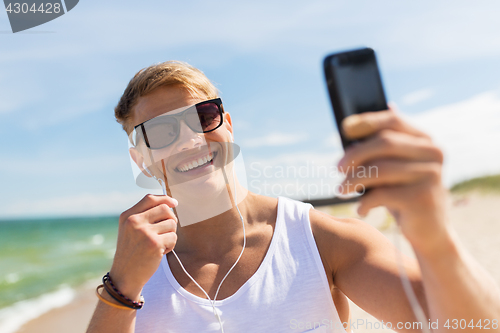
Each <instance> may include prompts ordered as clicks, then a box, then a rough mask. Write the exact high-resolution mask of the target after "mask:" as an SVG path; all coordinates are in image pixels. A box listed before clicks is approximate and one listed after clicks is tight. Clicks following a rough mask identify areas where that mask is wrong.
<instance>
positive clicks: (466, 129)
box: [408, 91, 500, 186]
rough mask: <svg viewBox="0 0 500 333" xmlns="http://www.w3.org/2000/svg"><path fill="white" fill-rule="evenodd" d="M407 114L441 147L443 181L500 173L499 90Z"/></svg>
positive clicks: (452, 181) (449, 182)
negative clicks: (442, 154)
mask: <svg viewBox="0 0 500 333" xmlns="http://www.w3.org/2000/svg"><path fill="white" fill-rule="evenodd" d="M408 118H409V120H410V121H411V123H412V124H414V125H416V126H417V127H419V128H420V129H422V130H423V131H425V132H427V133H429V134H430V135H431V136H432V138H433V140H434V141H435V142H436V144H438V145H439V146H440V147H441V148H442V149H443V151H444V153H445V166H444V181H445V184H446V185H448V186H449V185H452V184H453V183H455V182H457V181H460V180H463V179H467V178H471V177H476V176H480V175H485V174H494V173H496V174H498V173H500V154H499V151H500V147H499V145H500V92H499V91H490V92H485V93H482V94H479V95H476V96H474V97H472V98H470V99H467V100H465V101H461V102H458V103H454V104H450V105H445V106H442V107H438V108H434V109H431V110H428V111H426V112H423V113H420V114H417V115H414V116H411V117H408Z"/></svg>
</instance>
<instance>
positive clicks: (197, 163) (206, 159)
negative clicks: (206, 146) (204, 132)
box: [177, 154, 213, 172]
mask: <svg viewBox="0 0 500 333" xmlns="http://www.w3.org/2000/svg"><path fill="white" fill-rule="evenodd" d="M212 159H213V156H212V154H208V155H207V156H204V157H202V158H199V159H198V160H194V161H192V162H190V163H188V164H185V165H183V166H181V167H178V168H177V169H178V170H179V171H182V172H186V171H189V170H191V169H194V168H196V167H198V166H200V165H203V164H205V163H207V162H210V161H212Z"/></svg>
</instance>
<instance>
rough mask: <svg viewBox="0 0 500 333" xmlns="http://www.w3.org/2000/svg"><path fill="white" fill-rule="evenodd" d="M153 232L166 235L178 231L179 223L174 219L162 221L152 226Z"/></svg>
mask: <svg viewBox="0 0 500 333" xmlns="http://www.w3.org/2000/svg"><path fill="white" fill-rule="evenodd" d="M151 228H152V230H153V231H154V232H156V233H157V234H158V235H162V234H166V233H169V232H176V231H177V221H176V220H174V219H168V220H165V221H160V222H157V223H155V224H153V225H152V226H151Z"/></svg>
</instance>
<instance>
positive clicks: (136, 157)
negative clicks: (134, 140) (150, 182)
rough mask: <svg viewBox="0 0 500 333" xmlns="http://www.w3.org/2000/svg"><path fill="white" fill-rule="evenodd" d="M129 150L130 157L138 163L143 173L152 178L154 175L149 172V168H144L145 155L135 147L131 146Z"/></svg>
mask: <svg viewBox="0 0 500 333" xmlns="http://www.w3.org/2000/svg"><path fill="white" fill-rule="evenodd" d="M128 152H129V153H130V157H132V159H133V160H134V162H135V164H137V166H138V167H139V169H140V170H141V171H142V173H143V174H144V175H145V176H146V177H149V178H151V177H152V175H151V174H150V173H149V172H148V170H146V169H145V168H144V157H143V156H142V154H141V153H140V152H139V151H138V150H137V149H135V148H134V147H132V148H130V149H129V150H128Z"/></svg>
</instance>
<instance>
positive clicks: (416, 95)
mask: <svg viewBox="0 0 500 333" xmlns="http://www.w3.org/2000/svg"><path fill="white" fill-rule="evenodd" d="M433 95H434V91H432V90H431V89H421V90H417V91H413V92H411V93H409V94H406V95H404V96H403V97H402V98H401V101H402V103H403V105H414V104H417V103H420V102H423V101H425V100H428V99H429V98H431V97H432V96H433Z"/></svg>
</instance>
